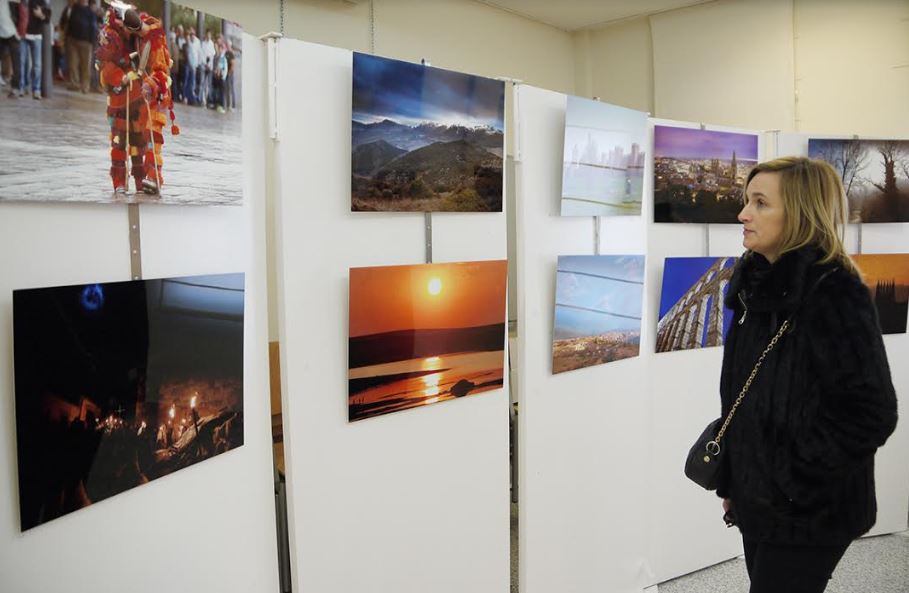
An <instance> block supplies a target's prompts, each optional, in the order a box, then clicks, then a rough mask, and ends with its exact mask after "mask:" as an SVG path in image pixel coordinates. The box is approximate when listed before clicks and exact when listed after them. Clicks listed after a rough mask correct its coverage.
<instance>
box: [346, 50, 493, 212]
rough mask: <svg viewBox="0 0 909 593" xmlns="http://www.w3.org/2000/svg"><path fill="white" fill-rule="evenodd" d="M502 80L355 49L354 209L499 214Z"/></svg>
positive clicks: (352, 164) (352, 140) (352, 169)
mask: <svg viewBox="0 0 909 593" xmlns="http://www.w3.org/2000/svg"><path fill="white" fill-rule="evenodd" d="M504 117H505V84H504V83H503V82H501V81H498V80H492V79H490V78H483V77H480V76H471V75H469V74H462V73H460V72H452V71H450V70H442V69H440V68H433V67H431V66H422V65H420V64H411V63H410V62H401V61H398V60H389V59H386V58H380V57H377V56H372V55H368V54H360V53H356V52H354V54H353V117H352V119H353V121H352V122H351V210H352V211H371V210H398V211H409V212H501V211H502V158H503V154H504V147H505V145H504V131H505V124H504Z"/></svg>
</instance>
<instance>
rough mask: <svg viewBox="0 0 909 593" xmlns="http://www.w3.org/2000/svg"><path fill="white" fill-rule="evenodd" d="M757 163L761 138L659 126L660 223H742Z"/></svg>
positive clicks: (656, 194)
mask: <svg viewBox="0 0 909 593" xmlns="http://www.w3.org/2000/svg"><path fill="white" fill-rule="evenodd" d="M757 159H758V137H757V135H756V134H739V133H734V132H716V131H713V130H701V129H698V128H678V127H674V126H655V127H654V129H653V220H654V222H693V223H732V224H738V218H737V216H738V213H739V211H740V210H741V209H742V195H743V191H744V187H745V180H746V179H747V178H748V173H749V172H750V171H751V169H752V167H754V166H755V165H756V164H757Z"/></svg>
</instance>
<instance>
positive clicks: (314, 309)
mask: <svg viewBox="0 0 909 593" xmlns="http://www.w3.org/2000/svg"><path fill="white" fill-rule="evenodd" d="M278 50H279V58H278V75H279V78H280V85H281V89H282V94H281V97H280V102H279V106H278V108H279V112H278V117H279V121H280V122H281V124H280V125H281V129H280V140H279V145H278V149H277V153H278V167H279V187H278V204H277V206H278V208H277V215H278V218H277V219H278V228H277V230H278V236H277V238H276V239H277V246H278V301H279V319H280V328H281V334H280V340H281V357H282V358H281V368H282V370H283V377H282V397H283V407H284V421H285V432H284V434H285V453H286V456H287V468H288V474H287V476H288V503H289V522H290V529H291V538H292V540H291V557H292V572H293V578H294V590H296V591H300V590H303V591H309V592H311V593H331V592H338V593H341V592H343V593H347V592H349V591H400V592H423V591H434V592H439V593H446V592H450V593H455V592H457V593H461V592H463V591H477V592H496V593H504V592H505V591H507V590H508V586H509V570H508V557H509V538H508V526H509V513H508V511H509V503H508V397H507V392H506V390H507V387H508V384H507V382H506V384H505V387H504V389H500V390H495V391H491V392H486V393H482V394H478V395H476V396H472V397H469V398H466V399H462V400H457V401H449V402H444V403H440V404H436V405H431V406H426V407H421V408H418V409H413V410H406V411H402V412H397V413H394V414H389V415H385V416H381V417H377V418H371V419H368V420H363V421H360V422H356V423H353V424H349V423H348V422H347V397H346V394H347V335H348V327H347V325H348V324H347V313H348V312H347V305H348V303H347V278H348V269H349V268H350V267H357V266H370V265H393V264H419V263H423V262H424V253H425V252H424V236H425V235H424V227H423V215H422V214H421V213H351V212H350V150H351V143H350V113H351V111H350V109H351V52H349V51H347V50H341V49H335V48H330V47H326V46H320V45H315V44H310V43H306V42H302V41H296V40H285V41H282V42H280V44H279V47H278ZM505 217H506V213H505V212H502V213H491V214H445V213H437V214H434V215H433V253H434V257H433V259H434V261H437V262H445V261H464V260H476V259H504V257H505V252H506V250H505ZM503 340H504V336H503Z"/></svg>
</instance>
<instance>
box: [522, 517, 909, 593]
mask: <svg viewBox="0 0 909 593" xmlns="http://www.w3.org/2000/svg"><path fill="white" fill-rule="evenodd" d="M517 550H518V505H516V504H512V505H511V554H512V556H511V591H512V593H518V563H517ZM907 591H909V531H904V532H902V533H897V534H894V535H881V536H878V537H868V538H864V539H860V540H858V541H857V542H855V543H854V544H852V545H851V546H849V549H848V550H847V551H846V555H845V556H844V557H843V560H842V561H841V562H840V565H839V566H838V567H837V569H836V572H835V574H834V575H833V580H832V581H831V582H830V585H829V586H828V587H827V591H826V593H906V592H907ZM647 593H748V574H747V573H746V571H745V560H744V559H739V558H735V559H733V560H729V561H727V562H723V563H721V564H717V565H716V566H711V567H710V568H705V569H704V570H699V571H697V572H693V573H691V574H688V575H685V576H683V577H679V578H677V579H674V580H671V581H667V582H665V583H660V585H659V586H658V587H657V588H656V590H654V589H648V590H647Z"/></svg>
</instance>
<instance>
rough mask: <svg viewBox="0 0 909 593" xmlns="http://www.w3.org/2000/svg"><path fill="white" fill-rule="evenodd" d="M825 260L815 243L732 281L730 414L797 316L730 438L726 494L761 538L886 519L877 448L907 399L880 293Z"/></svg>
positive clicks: (845, 535)
mask: <svg viewBox="0 0 909 593" xmlns="http://www.w3.org/2000/svg"><path fill="white" fill-rule="evenodd" d="M819 258H820V253H819V252H818V251H817V250H815V249H814V248H803V249H800V250H797V251H793V252H789V253H787V254H785V255H783V256H782V257H781V258H780V259H779V260H778V261H777V262H775V263H774V264H773V265H770V264H769V263H768V261H767V260H766V259H765V258H764V257H763V256H761V255H759V254H756V253H750V254H747V255H746V256H745V257H743V258H742V259H741V260H740V261H739V263H738V265H737V267H736V269H735V272H734V274H733V276H732V279H731V280H730V285H729V291H728V294H727V297H726V306H727V307H729V308H731V309H733V311H734V313H735V314H734V317H733V322H732V327H731V328H730V330H729V334H728V335H727V338H726V345H725V349H724V352H723V370H722V376H721V379H720V393H721V397H722V413H723V415H724V416H725V415H726V414H727V413H728V412H729V409H730V408H731V407H732V404H733V402H734V401H735V399H736V397H737V396H738V394H739V391H740V390H741V388H742V386H743V385H744V383H745V380H746V378H747V377H748V375H749V374H750V373H751V370H752V368H753V367H754V363H755V362H756V361H757V359H758V357H759V356H760V354H761V352H762V351H763V350H764V348H765V347H766V346H767V343H768V342H769V341H770V338H771V337H773V335H774V334H775V333H776V331H777V330H778V329H779V327H780V325H781V324H782V323H783V320H785V319H786V318H787V317H788V316H789V315H793V314H794V315H793V321H792V329H791V330H789V331H788V332H787V333H786V334H785V335H784V336H783V337H782V339H781V340H780V341H779V343H778V344H777V346H776V348H775V349H774V350H773V351H772V352H771V353H770V354H768V356H767V358H766V360H765V361H764V363H763V366H762V367H761V369H760V371H759V372H758V375H757V378H756V379H755V380H754V382H753V383H752V385H751V388H750V390H749V392H748V393H747V394H746V396H745V398H744V401H743V403H742V405H741V406H740V407H739V409H738V411H737V412H736V415H735V416H734V418H733V420H732V422H731V423H730V425H729V428H728V430H727V432H726V434H725V436H724V438H723V446H724V447H725V448H726V455H725V458H724V464H723V466H722V468H721V471H720V476H719V487H718V488H717V494H719V495H720V496H722V497H724V498H730V499H731V500H732V503H733V509H734V512H735V515H736V518H737V521H738V525H739V528H740V529H741V531H742V533H743V534H744V535H745V536H746V537H748V538H749V539H755V540H758V541H768V542H773V543H782V544H806V545H811V544H814V545H818V544H834V543H845V542H848V541H851V540H852V539H854V538H856V537H858V536H860V535H862V534H863V533H865V532H867V531H868V530H869V529H870V528H871V527H872V526H873V525H874V522H875V520H876V514H877V502H876V500H875V492H874V453H875V451H876V450H877V448H878V447H880V446H881V445H883V444H884V442H885V441H886V440H887V437H889V436H890V434H891V433H892V432H893V430H894V428H895V427H896V419H897V411H896V394H895V392H894V389H893V383H892V382H891V379H890V368H889V366H888V364H887V354H886V352H885V351H884V344H883V340H882V339H881V332H880V327H879V324H878V320H877V312H876V311H875V308H874V305H873V303H872V301H871V295H870V293H869V291H868V289H867V288H866V287H865V285H864V284H863V283H862V281H861V279H860V278H859V277H857V276H856V275H854V274H852V273H851V272H849V271H848V270H846V269H845V268H843V267H842V266H839V265H838V264H835V263H830V264H820V263H818V260H819ZM830 270H833V271H832V272H831V273H829V274H827V275H826V276H824V273H825V272H827V271H830ZM822 277H823V279H821V278H822ZM819 279H821V280H820V282H818V280H819ZM812 287H814V290H812Z"/></svg>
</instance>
